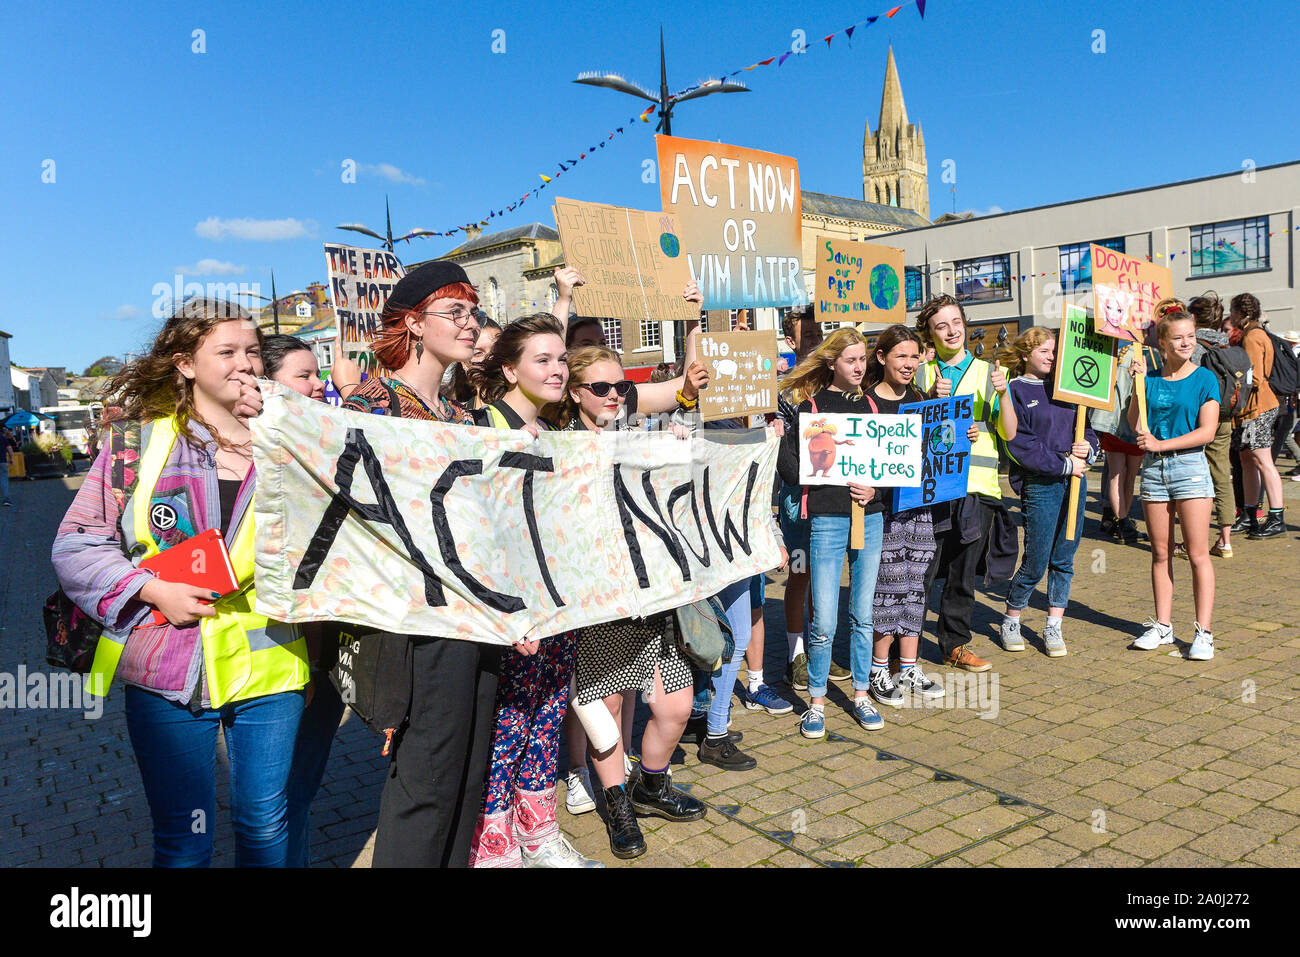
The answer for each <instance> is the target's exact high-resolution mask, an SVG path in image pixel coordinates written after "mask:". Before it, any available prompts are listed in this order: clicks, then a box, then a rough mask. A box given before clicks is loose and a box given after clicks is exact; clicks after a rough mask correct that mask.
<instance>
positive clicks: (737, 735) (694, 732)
mask: <svg viewBox="0 0 1300 957" xmlns="http://www.w3.org/2000/svg"><path fill="white" fill-rule="evenodd" d="M708 736H709V716H708V715H707V714H704V715H700V716H699V717H698V718H691V719H689V720H688V721H687V722H686V728H685V730H684V731H682V736H681V738H679V739H678V740H679V741H680V743H682V744H703V743H704V739H705V738H707V737H708ZM727 740H728V741H730V742H731V743H732V744H740V742H741V741H743V740H745V733H744V732H743V731H728V732H727Z"/></svg>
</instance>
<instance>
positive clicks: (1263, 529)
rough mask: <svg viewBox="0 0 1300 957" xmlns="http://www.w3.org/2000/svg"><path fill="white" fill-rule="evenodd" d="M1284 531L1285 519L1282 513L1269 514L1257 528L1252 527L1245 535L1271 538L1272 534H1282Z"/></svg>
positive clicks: (1255, 537)
mask: <svg viewBox="0 0 1300 957" xmlns="http://www.w3.org/2000/svg"><path fill="white" fill-rule="evenodd" d="M1285 532H1286V521H1285V520H1284V519H1283V518H1282V513H1281V512H1279V513H1278V514H1276V515H1273V514H1271V513H1270V514H1269V516H1268V517H1267V518H1265V519H1264V524H1263V525H1260V526H1259V527H1258V528H1253V529H1251V530H1250V532H1249V533H1248V534H1247V535H1246V537H1247V538H1250V539H1260V538H1272V537H1273V536H1274V535H1282V534H1284V533H1285Z"/></svg>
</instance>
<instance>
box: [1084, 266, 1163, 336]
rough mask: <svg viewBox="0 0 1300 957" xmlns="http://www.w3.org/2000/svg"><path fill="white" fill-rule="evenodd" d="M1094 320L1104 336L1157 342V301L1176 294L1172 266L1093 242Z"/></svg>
mask: <svg viewBox="0 0 1300 957" xmlns="http://www.w3.org/2000/svg"><path fill="white" fill-rule="evenodd" d="M1090 255H1091V257H1092V296H1093V299H1092V301H1093V307H1092V315H1093V321H1094V322H1095V323H1096V328H1097V331H1098V332H1100V333H1101V334H1102V335H1103V336H1114V337H1115V338H1116V339H1126V340H1128V341H1130V342H1132V341H1133V340H1135V339H1137V340H1140V341H1142V342H1144V343H1145V344H1147V345H1152V346H1153V345H1155V344H1156V343H1155V340H1156V320H1155V314H1154V313H1155V308H1156V303H1158V302H1159V301H1160V300H1161V299H1165V298H1167V297H1169V296H1172V295H1173V294H1174V274H1173V273H1172V272H1170V271H1169V269H1168V267H1165V266H1158V265H1156V264H1155V263H1149V262H1147V261H1146V260H1145V259H1138V258H1137V257H1136V256H1126V255H1124V253H1120V252H1116V251H1115V250H1113V249H1107V248H1106V247H1105V246H1098V245H1096V244H1095V243H1094V244H1093V245H1092V248H1091V252H1090Z"/></svg>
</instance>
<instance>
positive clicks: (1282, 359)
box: [1264, 329, 1300, 401]
mask: <svg viewBox="0 0 1300 957" xmlns="http://www.w3.org/2000/svg"><path fill="white" fill-rule="evenodd" d="M1264 335H1266V336H1268V339H1269V341H1270V342H1272V343H1273V371H1272V372H1270V373H1269V374H1268V387H1269V388H1270V389H1272V390H1273V394H1274V395H1275V396H1277V397H1278V398H1279V399H1282V400H1283V401H1285V400H1286V397H1287V396H1289V395H1295V394H1296V393H1297V392H1300V359H1297V358H1296V357H1295V353H1294V352H1292V351H1291V343H1289V342H1287V341H1286V340H1285V339H1283V338H1282V337H1281V336H1275V335H1273V333H1271V332H1269V331H1268V330H1267V329H1265V330H1264Z"/></svg>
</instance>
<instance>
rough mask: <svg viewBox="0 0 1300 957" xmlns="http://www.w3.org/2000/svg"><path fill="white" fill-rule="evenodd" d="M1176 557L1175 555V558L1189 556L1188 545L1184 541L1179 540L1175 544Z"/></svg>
mask: <svg viewBox="0 0 1300 957" xmlns="http://www.w3.org/2000/svg"><path fill="white" fill-rule="evenodd" d="M1174 557H1175V558H1187V546H1186V545H1184V544H1183V543H1182V542H1177V543H1176V544H1175V545H1174ZM1188 560H1189V561H1190V559H1188Z"/></svg>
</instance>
